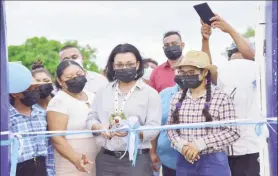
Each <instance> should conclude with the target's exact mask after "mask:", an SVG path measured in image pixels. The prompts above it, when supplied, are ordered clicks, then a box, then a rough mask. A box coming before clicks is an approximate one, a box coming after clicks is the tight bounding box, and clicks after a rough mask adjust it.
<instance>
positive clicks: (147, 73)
mask: <svg viewBox="0 0 278 176" xmlns="http://www.w3.org/2000/svg"><path fill="white" fill-rule="evenodd" d="M152 71H153V69H152V68H151V67H148V68H145V70H144V75H143V78H144V79H146V80H150V77H151V74H152Z"/></svg>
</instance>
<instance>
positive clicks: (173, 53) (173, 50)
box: [164, 45, 182, 60]
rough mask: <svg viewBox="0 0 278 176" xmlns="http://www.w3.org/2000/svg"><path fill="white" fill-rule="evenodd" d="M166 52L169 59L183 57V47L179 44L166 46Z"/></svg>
mask: <svg viewBox="0 0 278 176" xmlns="http://www.w3.org/2000/svg"><path fill="white" fill-rule="evenodd" d="M164 53H165V55H166V57H167V58H168V59H170V60H177V59H178V58H180V57H181V54H182V49H181V47H180V46H178V45H173V46H168V47H166V48H164Z"/></svg>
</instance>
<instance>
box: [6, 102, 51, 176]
mask: <svg viewBox="0 0 278 176" xmlns="http://www.w3.org/2000/svg"><path fill="white" fill-rule="evenodd" d="M9 125H10V130H11V132H13V133H19V132H38V131H46V130H47V122H46V113H45V111H44V110H42V109H41V108H39V107H38V106H36V105H34V106H32V112H31V117H26V116H25V115H22V114H20V113H19V112H18V111H17V110H16V109H15V108H14V107H13V106H12V105H10V123H9ZM31 136H34V135H24V136H23V137H27V138H22V139H21V141H22V142H20V144H21V145H22V146H20V150H19V155H18V163H22V162H24V161H27V160H30V159H32V158H34V157H38V156H45V157H46V166H47V169H46V170H47V174H48V176H54V175H55V174H54V173H55V170H54V163H53V167H49V166H51V162H52V161H51V160H49V159H48V155H49V154H50V155H52V156H53V152H52V153H51V152H50V153H48V151H49V139H47V138H43V139H42V138H28V137H31Z"/></svg>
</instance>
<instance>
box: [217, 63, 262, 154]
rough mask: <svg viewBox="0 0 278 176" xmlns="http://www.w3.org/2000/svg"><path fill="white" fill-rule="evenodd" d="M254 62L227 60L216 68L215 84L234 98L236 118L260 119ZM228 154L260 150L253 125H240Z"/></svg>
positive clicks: (249, 152)
mask: <svg viewBox="0 0 278 176" xmlns="http://www.w3.org/2000/svg"><path fill="white" fill-rule="evenodd" d="M256 69H257V66H256V63H255V62H254V61H249V60H245V59H236V60H231V61H229V62H228V63H227V64H226V65H223V66H222V67H220V68H218V80H217V86H218V87H219V88H221V89H222V90H223V91H224V92H226V93H227V94H229V95H230V97H231V98H232V99H233V100H234V105H235V110H236V115H237V118H240V119H245V118H246V119H254V120H258V119H262V118H263V117H262V116H261V111H260V107H259V102H258V99H257V87H256ZM228 152H229V153H228V154H229V155H245V154H252V153H257V152H260V140H259V137H258V136H257V134H256V131H255V125H241V126H240V138H239V139H238V140H237V141H236V142H235V143H234V144H233V145H231V146H230V147H229V150H228Z"/></svg>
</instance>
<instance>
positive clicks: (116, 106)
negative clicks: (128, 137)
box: [114, 81, 138, 113]
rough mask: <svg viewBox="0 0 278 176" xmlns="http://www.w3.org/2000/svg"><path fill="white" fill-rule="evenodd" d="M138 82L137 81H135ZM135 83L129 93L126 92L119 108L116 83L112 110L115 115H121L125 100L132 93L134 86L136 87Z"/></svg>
mask: <svg viewBox="0 0 278 176" xmlns="http://www.w3.org/2000/svg"><path fill="white" fill-rule="evenodd" d="M137 82H138V81H137ZM137 82H136V83H135V85H134V86H133V87H132V88H131V89H130V91H128V93H127V94H126V95H125V98H124V101H123V102H122V104H121V106H119V92H120V90H119V83H118V82H117V83H116V90H115V97H114V98H115V99H114V110H115V113H121V112H123V111H124V107H125V103H126V102H127V100H128V99H129V97H130V96H131V94H132V93H133V92H134V90H135V88H136V86H137Z"/></svg>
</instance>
